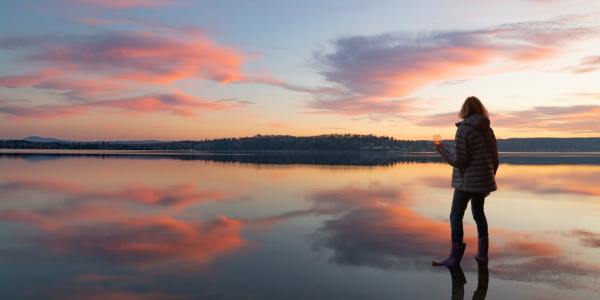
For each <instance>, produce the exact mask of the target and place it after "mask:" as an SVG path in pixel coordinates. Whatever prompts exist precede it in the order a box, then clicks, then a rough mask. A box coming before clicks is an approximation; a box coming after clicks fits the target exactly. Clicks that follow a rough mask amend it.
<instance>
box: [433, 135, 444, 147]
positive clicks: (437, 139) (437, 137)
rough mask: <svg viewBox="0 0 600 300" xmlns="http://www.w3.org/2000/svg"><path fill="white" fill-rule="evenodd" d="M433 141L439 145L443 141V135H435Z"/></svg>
mask: <svg viewBox="0 0 600 300" xmlns="http://www.w3.org/2000/svg"><path fill="white" fill-rule="evenodd" d="M433 143H434V144H436V145H439V144H441V143H442V137H441V136H440V135H439V134H435V135H433Z"/></svg>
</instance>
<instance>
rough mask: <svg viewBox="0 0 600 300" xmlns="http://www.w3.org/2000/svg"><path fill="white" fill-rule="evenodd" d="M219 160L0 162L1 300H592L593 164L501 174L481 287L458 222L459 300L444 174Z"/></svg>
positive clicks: (38, 158)
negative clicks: (443, 263) (444, 262)
mask: <svg viewBox="0 0 600 300" xmlns="http://www.w3.org/2000/svg"><path fill="white" fill-rule="evenodd" d="M215 160H216V161H215ZM215 160H211V159H210V158H209V159H203V160H199V159H194V158H190V157H186V158H185V159H184V158H182V157H169V156H163V157H144V156H81V157H71V156H47V155H37V154H36V155H26V156H23V155H13V156H6V155H3V156H1V157H0V170H2V171H1V172H0V224H1V226H0V241H1V243H0V251H1V256H0V298H1V299H450V298H452V299H463V297H464V299H471V298H473V295H474V293H475V291H476V290H477V294H476V296H477V297H479V298H476V299H483V298H482V296H487V297H486V298H485V299H598V296H599V295H600V280H599V279H598V278H600V214H599V213H600V163H598V164H596V163H595V162H594V160H593V159H592V160H586V159H584V160H583V161H582V160H574V161H573V162H572V163H569V161H568V160H564V158H547V159H543V160H540V159H531V162H532V163H528V161H529V160H528V159H527V158H522V157H521V158H519V159H517V160H513V161H512V163H510V164H509V163H506V164H503V165H501V167H500V170H499V173H498V182H499V188H500V190H499V191H498V192H495V193H493V194H492V195H491V196H490V197H489V198H488V200H487V202H486V212H487V216H488V222H489V223H490V235H491V238H492V245H491V253H490V256H491V262H490V266H489V272H485V270H478V269H477V265H476V263H475V261H474V259H473V255H474V253H473V252H474V251H475V250H476V249H475V248H476V246H475V245H476V237H475V227H474V223H473V221H472V217H471V214H470V212H467V213H466V215H465V237H466V243H467V244H468V245H467V253H466V254H465V258H464V260H463V264H462V265H463V271H464V275H465V277H466V284H465V285H462V284H461V274H460V273H459V272H455V273H453V274H451V273H450V272H449V271H448V270H447V269H445V268H435V269H434V268H433V267H431V266H430V262H431V259H432V258H434V257H442V256H444V255H446V254H447V250H448V243H449V227H448V224H447V219H448V214H449V207H450V200H451V193H452V190H451V188H450V187H449V181H450V173H451V170H450V168H449V167H448V166H446V165H444V164H441V163H438V162H435V161H427V160H423V159H414V161H412V162H395V163H388V162H385V161H384V162H383V163H377V162H381V161H380V160H376V163H367V164H369V165H365V166H361V165H356V164H354V165H350V164H346V163H347V160H341V161H336V162H334V165H319V164H318V163H319V162H318V161H316V162H314V163H311V164H306V161H291V163H293V164H287V163H277V159H272V160H270V161H269V160H267V161H268V162H270V163H269V164H264V163H257V162H256V161H254V162H252V160H251V159H248V158H244V159H239V158H238V159H235V158H233V159H215ZM235 161H244V163H236V162H235ZM509 161H510V160H509ZM284 162H290V161H289V160H288V161H284ZM308 162H310V160H309V161H308ZM453 279H454V280H453ZM486 279H487V280H486ZM486 283H487V284H486ZM486 288H487V290H486ZM453 292H454V294H453ZM453 297H454V298H453Z"/></svg>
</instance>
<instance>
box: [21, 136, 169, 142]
mask: <svg viewBox="0 0 600 300" xmlns="http://www.w3.org/2000/svg"><path fill="white" fill-rule="evenodd" d="M22 140H23V141H27V142H32V143H67V144H68V143H103V141H69V140H61V139H56V138H51V137H43V136H35V135H34V136H28V137H26V138H24V139H22ZM162 142H163V141H158V140H141V141H110V142H109V143H115V144H156V143H162Z"/></svg>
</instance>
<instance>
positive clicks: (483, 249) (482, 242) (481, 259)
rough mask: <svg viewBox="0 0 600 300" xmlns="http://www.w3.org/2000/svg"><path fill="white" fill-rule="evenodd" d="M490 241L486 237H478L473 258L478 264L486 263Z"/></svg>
mask: <svg viewBox="0 0 600 300" xmlns="http://www.w3.org/2000/svg"><path fill="white" fill-rule="evenodd" d="M489 245H490V241H489V238H488V237H487V236H485V237H480V238H479V239H478V241H477V255H476V256H475V260H476V261H477V262H478V263H480V264H487V263H488V249H489Z"/></svg>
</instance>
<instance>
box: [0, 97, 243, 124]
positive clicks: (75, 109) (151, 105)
mask: <svg viewBox="0 0 600 300" xmlns="http://www.w3.org/2000/svg"><path fill="white" fill-rule="evenodd" d="M243 105H245V103H242V102H226V101H210V100H204V99H201V98H198V97H195V96H191V95H187V94H183V93H173V94H152V95H145V96H136V97H129V98H120V99H108V100H99V101H94V102H87V103H86V102H83V103H74V104H53V105H51V104H48V105H15V104H4V105H0V114H4V115H8V116H10V117H12V118H59V117H65V116H73V115H80V114H84V113H88V112H91V111H98V110H99V109H104V110H108V112H121V113H128V114H132V115H140V114H149V113H167V114H171V115H175V116H183V117H191V116H195V115H196V114H197V113H198V112H201V111H216V110H224V109H231V108H236V107H240V106H243Z"/></svg>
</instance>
